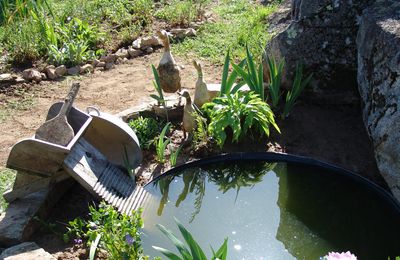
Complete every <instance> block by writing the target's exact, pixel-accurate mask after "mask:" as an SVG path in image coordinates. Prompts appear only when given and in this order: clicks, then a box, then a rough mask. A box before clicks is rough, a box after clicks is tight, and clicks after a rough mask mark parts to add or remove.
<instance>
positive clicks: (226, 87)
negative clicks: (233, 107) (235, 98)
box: [219, 50, 246, 96]
mask: <svg viewBox="0 0 400 260" xmlns="http://www.w3.org/2000/svg"><path fill="white" fill-rule="evenodd" d="M245 63H246V60H243V61H241V62H240V63H239V64H238V66H239V67H240V68H243V66H244V65H245ZM229 64H230V54H229V50H228V51H227V52H226V55H225V62H224V66H223V70H222V80H221V90H220V92H219V96H223V95H229V94H231V93H232V94H234V93H236V92H237V91H238V90H239V88H240V87H242V86H243V85H244V84H245V83H244V82H241V83H239V84H236V85H235V86H234V84H235V81H236V79H237V77H238V73H237V71H236V70H233V71H232V73H231V74H229Z"/></svg>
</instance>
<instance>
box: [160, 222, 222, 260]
mask: <svg viewBox="0 0 400 260" xmlns="http://www.w3.org/2000/svg"><path fill="white" fill-rule="evenodd" d="M175 222H176V224H177V225H178V228H179V231H180V232H181V234H182V236H183V238H184V239H185V242H186V243H187V245H185V244H184V243H183V242H182V241H180V240H179V239H178V238H177V237H176V236H175V235H174V234H173V233H172V232H171V231H170V230H168V229H166V228H165V227H164V226H163V225H160V224H157V227H158V228H159V229H160V230H161V232H162V233H163V234H164V235H166V236H167V237H168V238H169V240H171V241H172V243H173V244H174V245H175V247H176V248H177V249H178V251H179V253H180V256H178V255H176V254H174V253H173V252H172V251H170V250H167V249H165V248H161V247H157V246H153V248H154V249H156V250H157V251H159V252H160V253H162V254H163V255H165V256H166V257H168V258H169V259H174V260H192V259H196V260H207V257H206V255H205V253H204V251H203V249H201V247H200V245H199V244H198V243H197V242H196V240H195V239H194V238H193V235H192V234H191V233H190V232H189V231H188V230H187V229H186V228H185V227H184V226H183V225H182V224H181V223H180V222H179V221H178V220H177V219H176V218H175ZM211 250H212V253H213V256H212V257H211V259H212V260H217V259H220V260H226V259H227V255H228V238H226V239H225V240H224V243H223V244H222V245H221V247H220V248H219V249H218V250H217V251H216V252H215V251H214V249H213V248H212V247H211Z"/></svg>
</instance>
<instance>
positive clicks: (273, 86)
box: [264, 51, 285, 108]
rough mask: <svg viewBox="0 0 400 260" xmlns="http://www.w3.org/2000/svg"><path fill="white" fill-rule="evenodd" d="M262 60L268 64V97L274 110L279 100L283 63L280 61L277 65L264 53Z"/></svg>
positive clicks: (273, 59)
mask: <svg viewBox="0 0 400 260" xmlns="http://www.w3.org/2000/svg"><path fill="white" fill-rule="evenodd" d="M264 59H265V60H266V61H267V63H268V68H269V81H270V82H269V86H268V97H270V98H271V101H272V104H271V107H272V108H275V107H277V106H278V103H279V99H280V97H281V93H280V88H281V80H282V72H283V66H284V64H285V62H284V61H283V60H282V61H280V62H279V63H278V62H277V61H276V60H275V58H270V57H269V56H267V54H266V52H265V51H264Z"/></svg>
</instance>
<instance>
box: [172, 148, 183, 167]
mask: <svg viewBox="0 0 400 260" xmlns="http://www.w3.org/2000/svg"><path fill="white" fill-rule="evenodd" d="M182 148H183V145H180V146H179V147H178V148H176V149H175V150H174V149H172V148H169V151H170V156H169V163H170V164H171V166H172V167H173V166H175V165H176V161H177V159H178V156H179V154H180V152H181V150H182Z"/></svg>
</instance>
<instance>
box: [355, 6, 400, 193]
mask: <svg viewBox="0 0 400 260" xmlns="http://www.w3.org/2000/svg"><path fill="white" fill-rule="evenodd" d="M357 46H358V65H359V67H358V83H359V91H360V94H361V98H362V100H363V104H364V106H363V118H364V122H365V125H366V127H367V130H368V132H369V134H370V136H371V138H372V140H373V144H374V148H375V157H376V161H377V164H378V168H379V170H380V172H381V174H382V176H383V177H384V178H385V180H386V182H387V183H388V185H389V187H390V189H391V190H392V192H393V194H394V195H395V197H396V198H397V199H398V200H399V201H400V107H399V106H400V2H399V1H398V0H377V1H376V2H375V3H374V4H373V5H372V6H370V7H369V8H367V9H366V10H365V11H364V13H363V16H362V17H361V22H360V29H359V32H358V37H357Z"/></svg>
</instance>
